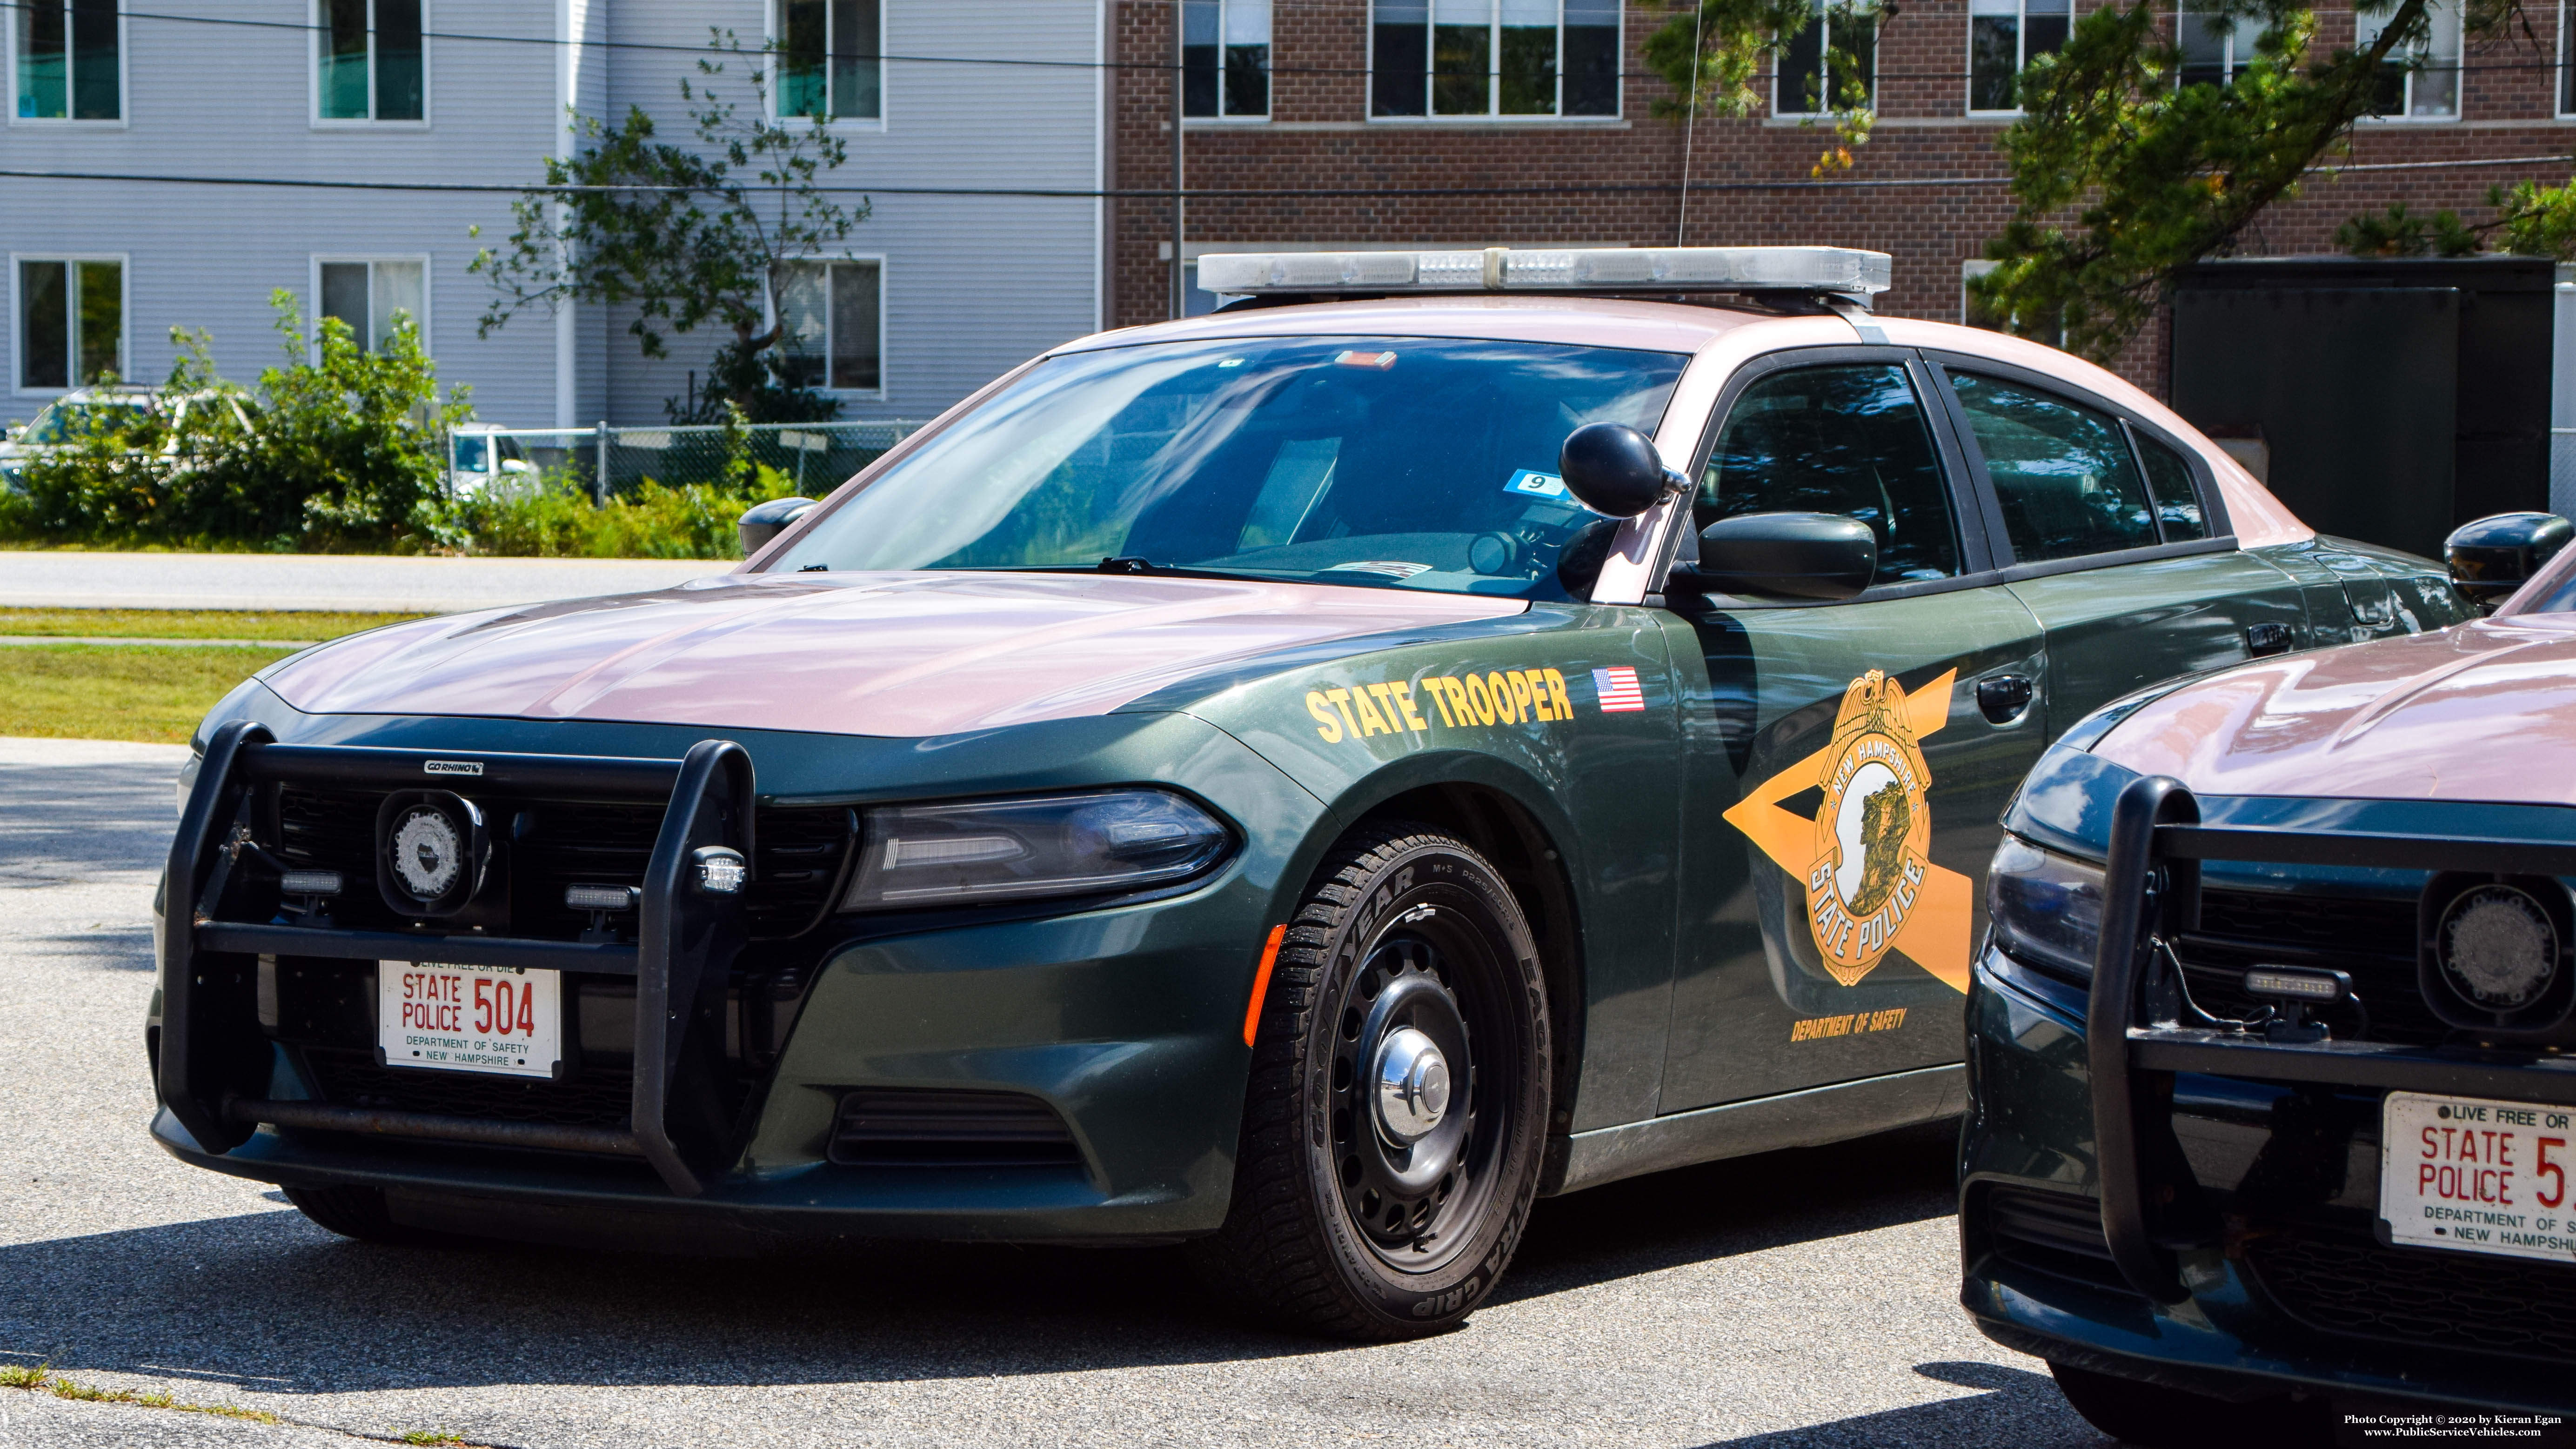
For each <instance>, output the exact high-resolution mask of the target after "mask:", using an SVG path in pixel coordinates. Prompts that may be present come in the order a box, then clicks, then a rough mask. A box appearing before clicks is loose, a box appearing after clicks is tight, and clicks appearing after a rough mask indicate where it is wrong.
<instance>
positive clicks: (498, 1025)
mask: <svg viewBox="0 0 2576 1449" xmlns="http://www.w3.org/2000/svg"><path fill="white" fill-rule="evenodd" d="M376 1044H377V1045H378V1046H380V1047H382V1048H383V1049H384V1053H385V1065H386V1066H389V1067H427V1068H429V1069H431V1070H433V1071H443V1072H491V1073H493V1074H495V1075H498V1076H507V1077H551V1076H553V1075H554V1074H555V1063H556V1062H557V1061H558V1060H560V1059H561V1058H562V1056H563V973H562V972H560V971H546V970H542V969H537V970H522V969H519V968H516V967H510V966H456V965H450V964H448V963H446V962H443V961H379V962H377V963H376Z"/></svg>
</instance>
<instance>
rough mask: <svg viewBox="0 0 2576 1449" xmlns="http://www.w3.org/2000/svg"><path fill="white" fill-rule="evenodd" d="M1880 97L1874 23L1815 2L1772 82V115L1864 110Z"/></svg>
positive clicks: (1844, 10) (1872, 19)
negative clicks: (1810, 17) (1809, 19)
mask: <svg viewBox="0 0 2576 1449" xmlns="http://www.w3.org/2000/svg"><path fill="white" fill-rule="evenodd" d="M1877 93H1878V23H1877V19H1876V17H1874V16H1868V15H1860V14H1856V13H1854V12H1853V11H1852V10H1850V9H1848V8H1844V9H1842V11H1841V13H1840V14H1836V13H1835V7H1832V6H1829V5H1827V4H1826V0H1816V3H1815V19H1813V20H1811V21H1809V22H1807V28H1806V29H1804V30H1802V31H1799V32H1798V33H1797V34H1796V35H1794V36H1792V37H1790V39H1789V44H1788V48H1787V49H1786V50H1784V51H1782V52H1781V55H1780V65H1779V69H1778V70H1777V71H1776V72H1775V73H1774V74H1773V76H1772V80H1771V114H1773V115H1775V116H1819V115H1824V114H1826V113H1828V112H1831V111H1866V110H1868V109H1870V108H1871V105H1872V104H1873V102H1874V101H1875V99H1876V96H1877Z"/></svg>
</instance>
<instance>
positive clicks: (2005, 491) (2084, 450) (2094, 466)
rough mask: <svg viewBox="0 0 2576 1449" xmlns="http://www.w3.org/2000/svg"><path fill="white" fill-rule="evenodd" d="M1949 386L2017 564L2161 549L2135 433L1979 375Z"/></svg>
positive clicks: (1964, 375) (1955, 376) (1957, 376)
mask: <svg viewBox="0 0 2576 1449" xmlns="http://www.w3.org/2000/svg"><path fill="white" fill-rule="evenodd" d="M1950 385H1951V387H1952V388H1953V389H1955V390H1956V391H1957V392H1958V394H1959V406H1960V407H1961V408H1962V409H1964V410H1965V411H1966V413H1967V415H1968V430H1969V431H1970V432H1971V433H1973V434H1975V435H1976V439H1977V448H1978V450H1979V451H1981V452H1983V453H1984V454H1985V457H1986V476H1987V477H1988V478H1990V479H1991V480H1993V482H1994V485H1995V498H1996V501H1998V502H1999V503H2001V504H2002V505H2003V513H2004V534H2005V536H2006V537H2008V538H2010V539H2011V540H2012V548H2013V558H2014V560H2015V561H2016V562H2019V563H2046V562H2048V561H2050V560H2052V559H2065V558H2081V557H2083V556H2084V555H2087V554H2096V553H2110V552H2113V551H2115V550H2119V549H2124V548H2146V547H2148V546H2150V545H2153V544H2155V543H2157V542H2160V541H2161V540H2160V539H2159V538H2158V537H2157V534H2156V520H2155V514H2154V512H2153V510H2152V509H2150V508H2149V506H2148V504H2147V489H2146V483H2145V481H2144V480H2143V479H2142V478H2140V476H2139V473H2138V464H2137V460H2136V459H2135V458H2133V457H2132V456H2130V453H2129V439H2128V430H2127V429H2126V428H2124V427H2122V426H2121V425H2120V423H2119V422H2118V421H2117V420H2116V419H2113V418H2110V417H2106V416H2104V415H2103V414H2101V413H2097V412H2095V411H2093V410H2092V409H2091V408H2086V407H2078V406H2076V405H2075V404H2073V403H2070V402H2064V401H2061V400H2060V399H2057V398H2053V397H2050V396H2048V395H2047V394H2045V393H2040V392H2034V391H2032V390H2030V389H2029V388H2024V387H2018V386H2015V385H2014V384H2012V383H2008V382H1998V381H1996V380H1995V379H1993V378H1990V377H1980V376H1978V375H1977V374H1975V373H1972V372H1954V373H1951V374H1950Z"/></svg>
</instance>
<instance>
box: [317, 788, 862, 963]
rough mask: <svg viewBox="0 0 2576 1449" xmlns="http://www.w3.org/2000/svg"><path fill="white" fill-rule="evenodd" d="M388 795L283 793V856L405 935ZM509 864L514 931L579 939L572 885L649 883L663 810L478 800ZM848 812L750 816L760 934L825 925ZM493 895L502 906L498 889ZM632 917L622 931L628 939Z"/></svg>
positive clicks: (345, 917)
mask: <svg viewBox="0 0 2576 1449" xmlns="http://www.w3.org/2000/svg"><path fill="white" fill-rule="evenodd" d="M383 800H384V796H383V795H382V794H380V793H376V792H371V791H363V790H325V789H315V788H311V787H308V786H303V785H288V786H284V787H281V788H280V789H279V791H278V798H277V823H278V839H279V843H280V847H281V848H280V851H279V853H280V854H281V855H283V856H284V857H285V858H286V859H287V860H288V861H290V862H291V863H293V864H295V865H298V866H311V867H317V868H320V869H326V870H336V871H339V872H341V874H342V875H343V876H345V877H346V878H347V880H346V884H345V885H344V887H343V888H342V890H341V892H340V895H339V896H338V897H337V898H335V899H334V900H333V901H332V903H331V911H332V914H333V916H334V917H335V918H336V919H337V921H338V923H339V924H340V925H342V926H345V927H350V928H354V929H362V930H388V929H396V928H399V927H400V926H401V925H402V924H403V921H402V920H401V918H399V917H397V916H396V915H395V914H394V913H393V912H392V911H389V910H387V909H386V908H385V905H384V902H383V900H382V898H381V897H380V896H379V895H378V894H377V892H376V887H375V863H376V843H375V828H376V807H377V806H378V805H379V804H381V803H382V802H383ZM476 803H478V804H479V805H481V806H482V807H483V810H484V813H485V817H486V819H487V820H488V821H489V822H490V829H491V831H492V834H493V835H494V837H495V840H496V847H495V848H496V849H497V850H499V851H502V852H505V853H506V859H507V862H508V872H509V875H508V881H507V899H508V901H509V921H508V926H507V931H508V933H509V934H512V935H517V936H524V937H530V938H533V939H537V940H556V941H568V940H573V939H576V938H578V937H579V936H580V935H581V933H582V930H583V928H584V927H586V926H587V925H588V924H589V923H590V918H589V916H588V915H587V914H585V913H583V912H580V911H575V910H571V909H569V908H567V907H566V906H565V905H564V903H563V894H564V887H565V886H568V885H628V886H640V885H642V884H643V883H644V870H645V866H646V865H647V864H648V863H649V862H650V860H651V858H652V855H653V842H654V839H655V838H656V837H657V836H658V835H659V834H660V832H661V828H662V816H663V807H662V806H660V805H657V804H647V803H640V802H634V801H599V800H509V799H488V798H487V799H479V800H478V801H477V802H476ZM857 829H858V827H857V817H856V815H855V814H854V813H853V812H852V811H851V810H850V809H849V807H847V806H841V805H828V806H802V805H764V806H761V807H759V808H758V810H757V812H756V813H755V815H754V816H753V829H752V834H753V845H754V859H753V862H752V864H753V875H752V884H751V889H750V892H749V894H748V896H747V898H746V899H745V901H744V909H745V913H746V914H747V915H748V916H749V918H750V925H751V931H752V934H753V935H755V936H760V937H771V938H775V937H785V936H793V935H797V934H799V933H801V932H803V931H805V930H806V929H808V928H810V927H811V926H813V925H814V924H815V922H817V921H819V920H820V919H822V917H823V916H824V914H825V913H826V912H828V911H829V910H830V909H831V907H832V904H833V901H832V892H833V887H834V886H836V885H837V884H839V882H840V878H841V869H842V866H843V865H844V864H845V863H846V862H847V860H848V859H849V855H850V847H851V843H852V842H853V841H854V840H855V839H856V838H857ZM484 896H485V897H486V898H498V896H499V893H498V892H496V891H495V890H494V888H493V887H492V886H490V885H487V886H486V887H485V888H484ZM634 924H635V923H634V920H633V918H632V917H631V916H630V917H627V918H625V919H623V920H622V921H621V922H620V923H619V925H620V927H621V929H623V930H624V931H625V932H627V933H629V934H631V933H632V932H633V930H634Z"/></svg>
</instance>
